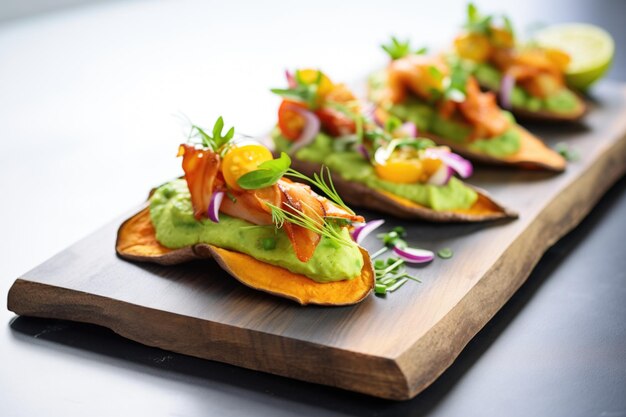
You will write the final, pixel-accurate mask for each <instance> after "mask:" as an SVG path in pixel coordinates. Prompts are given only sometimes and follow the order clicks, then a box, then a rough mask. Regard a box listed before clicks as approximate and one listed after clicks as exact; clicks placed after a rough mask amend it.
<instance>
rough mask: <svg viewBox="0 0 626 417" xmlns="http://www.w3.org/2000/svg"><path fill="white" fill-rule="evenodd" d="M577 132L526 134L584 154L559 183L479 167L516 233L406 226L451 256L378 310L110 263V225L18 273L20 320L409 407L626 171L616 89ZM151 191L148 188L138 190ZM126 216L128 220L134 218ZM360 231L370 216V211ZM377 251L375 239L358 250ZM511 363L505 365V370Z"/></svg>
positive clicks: (15, 295)
mask: <svg viewBox="0 0 626 417" xmlns="http://www.w3.org/2000/svg"><path fill="white" fill-rule="evenodd" d="M596 94H597V95H596V99H597V102H596V103H592V104H591V111H590V113H589V114H588V115H587V117H586V119H585V122H584V123H585V124H584V125H578V126H567V125H560V126H552V127H543V128H537V127H531V129H532V130H533V131H534V132H535V133H537V134H539V135H541V136H543V137H544V138H545V139H546V141H547V142H548V143H549V144H550V145H554V144H555V143H557V142H559V141H566V142H567V143H568V144H569V145H570V146H571V147H572V148H575V149H576V150H577V151H578V152H579V153H580V155H581V159H580V160H579V161H577V162H574V163H572V164H571V165H570V166H569V167H568V169H567V171H566V172H565V173H563V174H560V175H554V174H546V173H542V172H521V171H515V170H507V169H495V168H486V167H480V168H479V169H477V173H476V175H475V176H474V177H473V178H472V180H471V183H473V184H475V185H478V186H480V187H483V188H485V189H487V190H489V191H490V192H491V193H492V194H493V195H494V196H495V197H496V198H497V199H498V200H500V201H501V202H503V203H504V204H505V205H507V206H509V207H511V208H514V209H516V210H517V211H518V212H519V213H520V218H519V219H518V220H515V221H508V222H500V223H495V224H494V223H487V224H453V225H440V224H427V223H422V222H407V221H403V222H399V221H396V220H393V219H389V220H388V222H387V224H386V225H385V227H386V228H390V227H392V226H394V225H397V224H402V225H403V226H405V227H406V228H407V230H408V233H409V241H410V243H411V244H412V245H414V246H418V247H423V248H428V249H432V250H437V249H440V248H442V247H450V248H452V249H453V251H454V257H453V258H452V259H449V260H440V259H436V260H435V261H434V262H432V264H430V265H427V266H425V267H420V268H416V269H414V270H413V271H412V272H414V273H415V274H416V275H418V276H419V277H420V278H421V279H422V283H421V284H418V283H408V284H406V285H405V286H404V287H403V288H402V289H401V290H399V291H397V292H395V293H392V294H390V295H388V296H387V297H386V298H379V297H376V296H374V295H372V296H370V297H369V298H368V299H366V300H365V301H364V302H362V303H361V304H359V305H357V306H352V307H341V308H323V307H300V306H298V305H295V304H293V303H291V302H289V301H286V300H282V299H279V298H276V297H273V296H270V295H266V294H263V293H260V292H255V291H253V290H251V289H249V288H247V287H244V286H243V285H241V284H239V283H238V282H237V281H235V280H234V279H232V278H231V277H229V276H228V275H227V274H226V273H224V272H223V271H222V270H221V269H220V268H219V267H217V265H216V264H214V263H213V262H212V261H204V262H195V263H192V264H188V265H181V266H171V267H163V266H156V265H148V264H135V263H131V262H127V261H124V260H122V259H119V258H117V257H116V255H115V251H114V243H115V237H116V231H117V228H118V226H119V224H120V223H121V222H122V220H124V219H125V218H126V217H128V216H122V217H120V219H119V220H118V221H115V222H113V223H112V224H109V225H108V226H106V227H104V228H103V229H101V230H99V231H97V232H96V233H94V234H92V235H91V236H89V237H87V238H85V239H84V240H82V241H80V242H78V243H77V244H75V245H74V246H72V247H70V248H68V249H66V250H64V251H63V252H61V253H59V254H58V255H56V256H54V257H53V258H52V259H50V260H48V261H46V262H45V263H43V264H41V265H39V266H38V267H36V268H35V269H33V270H31V271H29V272H27V273H25V274H24V275H23V276H22V277H21V278H19V279H17V280H16V281H15V283H14V284H13V287H12V288H11V290H10V291H9V296H8V308H9V309H10V310H12V311H14V312H15V313H17V314H22V315H30V316H38V317H50V318H57V319H67V320H75V321H80V322H88V323H95V324H99V325H102V326H106V327H108V328H111V329H112V330H114V331H115V332H117V333H119V334H120V335H122V336H124V337H127V338H130V339H133V340H136V341H138V342H141V343H144V344H146V345H151V346H158V347H161V348H164V349H168V350H171V351H175V352H180V353H184V354H188V355H192V356H197V357H201V358H206V359H211V360H217V361H221V362H227V363H230V364H234V365H238V366H243V367H246V368H250V369H256V370H260V371H265V372H270V373H274V374H279V375H284V376H287V377H291V378H296V379H300V380H304V381H311V382H315V383H320V384H327V385H331V386H335V387H340V388H344V389H347V390H353V391H358V392H362V393H366V394H370V395H374V396H378V397H383V398H389V399H396V400H403V399H408V398H411V397H413V396H415V395H416V394H418V393H419V392H420V391H421V390H423V389H424V388H425V387H427V386H428V385H429V384H430V383H432V382H433V381H434V380H435V379H436V378H437V377H438V376H439V375H440V374H441V373H442V372H443V371H444V370H445V369H446V368H447V367H448V366H449V365H450V364H451V363H452V362H453V361H454V359H455V358H456V357H457V356H458V354H459V353H460V352H461V350H462V349H463V347H464V346H465V345H466V344H467V343H468V341H469V340H470V339H471V338H472V337H473V336H474V335H475V334H476V333H477V332H478V331H479V330H480V329H481V328H482V327H483V326H484V325H485V323H487V321H488V320H489V319H490V318H491V317H492V316H493V315H494V314H495V313H496V312H497V311H498V309H500V307H502V305H503V304H504V303H505V302H506V301H507V300H508V299H509V297H510V296H511V295H512V294H513V293H514V292H515V291H516V290H517V289H518V288H519V286H520V285H521V284H522V283H523V282H524V281H525V280H526V278H527V277H528V276H529V274H530V272H531V270H532V269H533V267H534V265H535V264H536V263H537V262H538V261H539V259H540V257H541V256H542V254H543V253H544V252H545V251H546V250H547V249H548V248H549V247H550V246H551V245H552V244H554V243H555V242H556V241H557V240H558V239H559V238H560V237H562V236H563V235H564V234H565V233H567V232H568V231H569V230H571V229H572V228H573V227H574V226H575V225H576V224H578V223H579V222H580V221H581V219H582V218H583V217H584V216H585V215H586V214H587V213H588V212H589V210H590V209H591V208H592V207H593V206H594V205H595V204H596V202H597V201H598V199H599V198H600V197H601V196H602V194H604V192H605V191H606V190H607V189H608V188H609V187H610V186H611V185H612V184H613V183H614V182H615V181H616V180H617V179H619V178H620V177H621V176H622V175H623V174H624V171H625V170H626V86H624V85H621V84H616V83H604V84H602V85H600V86H599V88H598V89H597V92H596ZM146 191H147V190H146ZM130 214H132V213H130V212H129V213H128V215H130ZM366 214H367V215H368V216H367V218H368V219H373V218H380V217H381V216H380V214H375V213H366ZM365 246H366V247H367V248H368V249H374V250H375V249H378V248H379V247H380V244H379V243H378V242H376V240H375V239H374V238H371V239H369V240H368V241H367V242H366V245H365ZM511 360H515V358H511Z"/></svg>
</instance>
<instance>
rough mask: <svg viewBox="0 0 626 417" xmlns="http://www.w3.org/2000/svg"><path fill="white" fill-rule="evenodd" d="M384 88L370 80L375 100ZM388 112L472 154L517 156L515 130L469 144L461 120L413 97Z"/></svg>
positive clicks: (518, 140)
mask: <svg viewBox="0 0 626 417" xmlns="http://www.w3.org/2000/svg"><path fill="white" fill-rule="evenodd" d="M383 87H384V82H383V81H381V79H380V75H375V76H373V77H372V78H371V79H370V88H371V94H372V98H373V99H374V100H375V96H376V95H377V94H379V91H380V89H381V88H383ZM387 111H388V112H389V113H390V114H391V115H393V116H396V117H397V118H399V119H400V120H403V121H408V122H413V123H415V125H416V126H417V129H418V130H419V131H422V132H430V133H433V134H435V135H437V136H440V137H442V138H445V139H447V140H450V141H453V142H456V143H459V144H467V145H469V148H470V149H471V150H472V151H474V152H480V153H483V154H487V155H490V156H493V157H496V158H501V157H505V156H507V155H512V154H514V153H517V152H518V151H519V149H520V147H521V138H520V134H519V133H518V132H517V131H516V129H514V128H511V129H509V130H507V131H506V132H504V133H503V134H502V135H499V136H494V137H492V138H484V139H476V140H474V141H472V142H471V143H469V142H468V141H467V138H468V136H469V135H470V134H471V132H472V127H471V126H470V125H468V124H466V123H464V122H463V121H461V120H451V119H445V118H443V117H441V116H440V115H439V114H438V113H437V112H436V111H435V110H434V109H433V107H432V106H431V105H429V104H427V103H425V102H423V101H421V100H419V99H418V98H416V97H409V98H408V99H407V100H406V101H404V102H403V103H399V104H394V105H392V106H390V107H389V108H388V109H387ZM503 113H504V115H505V116H506V117H507V118H509V120H510V121H511V123H512V124H513V123H515V119H514V118H513V116H512V115H511V113H509V112H507V111H503Z"/></svg>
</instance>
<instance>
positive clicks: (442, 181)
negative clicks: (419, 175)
mask: <svg viewBox="0 0 626 417" xmlns="http://www.w3.org/2000/svg"><path fill="white" fill-rule="evenodd" d="M452 174H454V171H452V169H451V168H450V167H449V166H447V165H446V164H441V166H440V167H439V169H437V171H435V173H434V174H433V175H431V176H430V178H429V179H428V183H429V184H432V185H446V184H447V183H448V181H450V178H452Z"/></svg>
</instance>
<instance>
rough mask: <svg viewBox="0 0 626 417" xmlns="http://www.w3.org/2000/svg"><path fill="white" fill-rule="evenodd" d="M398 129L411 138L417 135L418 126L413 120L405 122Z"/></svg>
mask: <svg viewBox="0 0 626 417" xmlns="http://www.w3.org/2000/svg"><path fill="white" fill-rule="evenodd" d="M398 131H399V132H401V133H404V134H405V135H407V136H408V137H410V138H416V137H417V126H416V125H415V123H413V122H406V123H403V124H402V126H400V127H399V128H398Z"/></svg>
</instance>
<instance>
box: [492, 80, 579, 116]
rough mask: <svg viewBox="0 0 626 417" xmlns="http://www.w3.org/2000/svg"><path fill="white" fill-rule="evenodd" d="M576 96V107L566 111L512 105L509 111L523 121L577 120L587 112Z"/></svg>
mask: <svg viewBox="0 0 626 417" xmlns="http://www.w3.org/2000/svg"><path fill="white" fill-rule="evenodd" d="M481 87H482V88H483V89H485V90H489V88H488V87H486V86H484V85H481ZM576 96H577V98H578V100H577V103H576V108H574V109H573V110H572V111H570V112H568V113H563V112H553V111H549V110H539V111H530V110H527V109H524V108H522V107H513V108H512V109H511V113H513V115H514V116H515V118H516V119H519V120H525V121H541V122H577V121H579V120H580V119H582V118H583V116H584V115H585V114H586V113H587V103H586V102H585V100H584V98H583V97H582V96H580V95H579V94H576Z"/></svg>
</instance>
